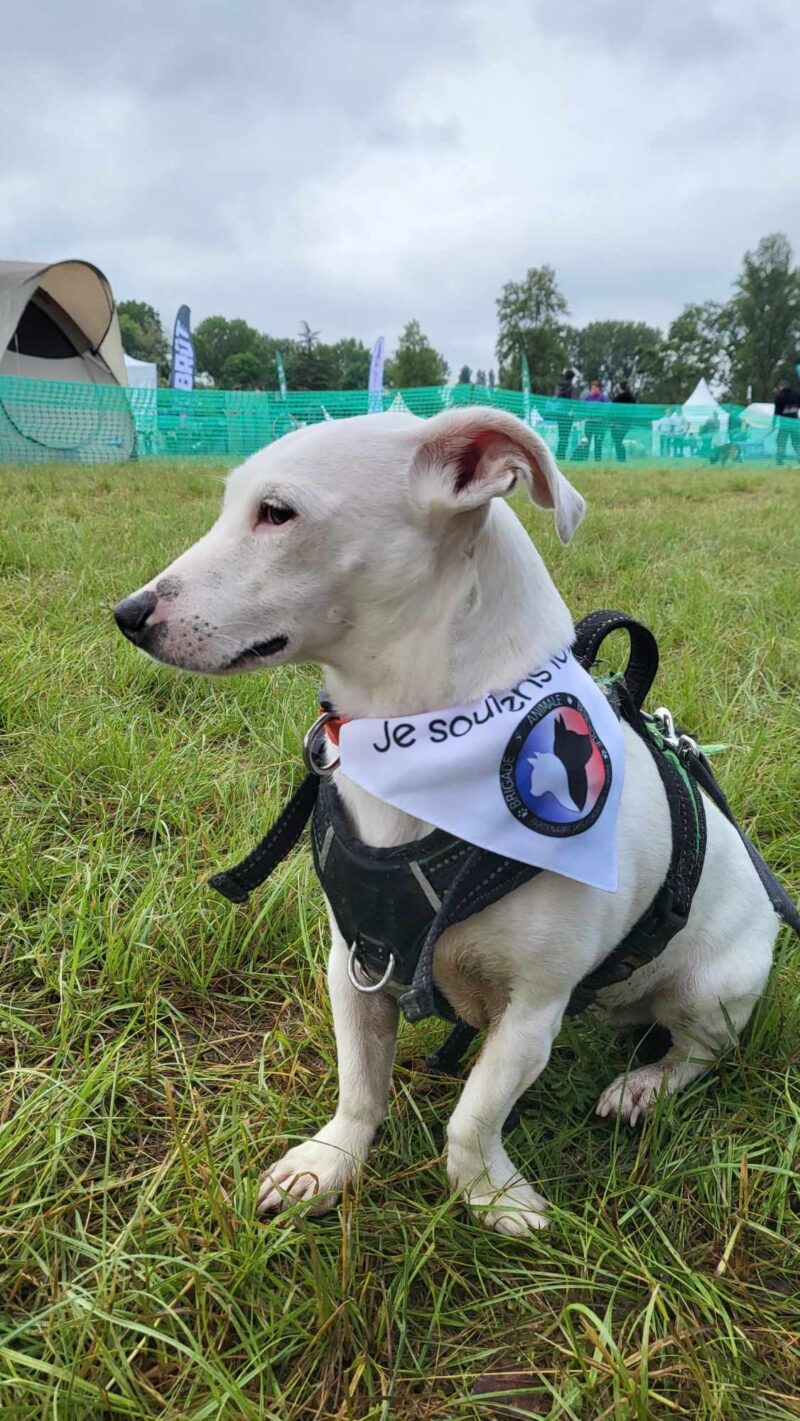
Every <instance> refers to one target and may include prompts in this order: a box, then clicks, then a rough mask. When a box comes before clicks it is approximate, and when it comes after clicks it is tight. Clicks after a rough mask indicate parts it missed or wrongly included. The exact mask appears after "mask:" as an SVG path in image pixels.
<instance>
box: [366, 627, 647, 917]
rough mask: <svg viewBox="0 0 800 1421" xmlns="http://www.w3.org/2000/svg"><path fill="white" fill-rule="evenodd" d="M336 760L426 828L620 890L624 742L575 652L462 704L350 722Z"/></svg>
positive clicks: (563, 653) (576, 877)
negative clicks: (619, 826)
mask: <svg viewBox="0 0 800 1421" xmlns="http://www.w3.org/2000/svg"><path fill="white" fill-rule="evenodd" d="M340 755H341V771H342V774H344V775H345V776H347V777H348V778H349V779H352V780H354V781H355V782H356V783H357V784H359V785H361V786H362V787H363V788H364V789H366V790H368V791H369V792H370V793H371V794H373V795H375V796H376V797H377V798H378V799H382V800H384V801H385V802H386V803H387V804H392V805H394V806H395V807H397V808H398V809H402V810H405V812H406V813H408V814H412V815H413V816H414V817H415V818H417V819H421V820H423V821H424V822H425V823H428V824H433V825H435V826H436V827H437V828H440V829H444V830H446V831H448V832H450V833H453V834H457V835H458V836H459V837H461V838H464V839H466V840H468V841H469V842H471V843H475V844H478V845H480V846H481V847H482V848H486V849H490V850H491V851H493V852H494V853H498V854H503V855H504V856H505V857H508V858H512V859H517V860H519V861H520V862H522V863H528V864H532V865H535V866H537V867H540V868H546V869H550V870H552V871H553V872H555V873H561V874H564V875H565V876H566V877H568V878H574V879H577V880H578V881H579V882H583V883H588V884H591V885H592V886H594V887H598V888H605V889H609V890H613V889H615V888H616V881H617V875H616V844H615V839H616V817H617V809H618V806H619V797H620V793H621V790H622V779H623V773H624V744H623V738H622V732H621V729H620V726H619V723H618V721H617V719H616V716H615V715H614V713H613V711H612V710H611V708H610V706H609V704H608V701H607V699H606V697H605V695H604V694H603V692H602V691H601V690H600V688H599V687H598V686H597V685H596V684H595V682H594V681H593V680H592V678H591V677H590V676H589V675H588V674H587V672H585V671H584V670H583V668H582V667H581V666H579V665H578V663H577V662H576V661H575V659H574V657H573V656H572V654H571V653H570V652H569V651H563V652H559V653H558V654H557V655H556V656H554V657H553V658H552V659H551V660H550V661H549V662H547V664H546V665H545V666H543V667H540V668H538V669H537V670H535V671H532V672H530V673H529V674H528V675H527V676H525V677H524V678H523V679H522V680H521V681H519V682H518V683H517V684H516V685H515V686H513V687H511V688H510V689H509V690H506V691H497V692H490V693H489V694H487V695H486V696H484V697H482V698H481V699H480V700H477V701H473V702H470V703H468V704H465V705H460V706H453V707H450V708H448V709H444V710H438V711H434V712H431V713H430V714H427V715H411V716H406V717H402V718H400V717H398V718H395V719H391V720H356V721H351V722H348V723H346V724H345V725H343V727H342V730H341V736H340Z"/></svg>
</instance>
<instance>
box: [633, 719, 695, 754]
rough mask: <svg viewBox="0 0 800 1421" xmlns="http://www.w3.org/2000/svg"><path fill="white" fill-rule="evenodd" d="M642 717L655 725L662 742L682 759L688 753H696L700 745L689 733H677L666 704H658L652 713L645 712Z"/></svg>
mask: <svg viewBox="0 0 800 1421" xmlns="http://www.w3.org/2000/svg"><path fill="white" fill-rule="evenodd" d="M644 719H645V720H649V721H650V722H651V723H652V724H654V725H655V727H656V729H657V730H658V733H659V735H660V736H661V738H662V740H663V741H664V744H665V745H668V746H669V748H670V750H674V751H675V753H676V754H677V755H679V756H680V758H681V759H682V760H685V759H687V758H688V756H689V755H696V754H697V753H698V751H699V748H700V747H699V746H698V744H697V741H696V740H693V739H692V737H691V735H684V734H681V735H679V734H678V731H677V729H676V726H675V719H674V716H673V714H672V711H671V710H668V709H667V707H666V706H659V707H658V709H657V710H654V711H653V713H652V715H647V714H645V715H644Z"/></svg>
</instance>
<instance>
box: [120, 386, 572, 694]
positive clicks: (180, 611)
mask: <svg viewBox="0 0 800 1421" xmlns="http://www.w3.org/2000/svg"><path fill="white" fill-rule="evenodd" d="M517 483H523V484H524V485H525V486H526V487H527V489H528V490H529V492H530V495H531V498H532V499H533V501H534V503H537V504H539V505H540V506H541V507H542V508H548V509H552V511H553V513H554V516H555V523H556V528H557V530H558V533H559V536H560V537H561V539H562V541H564V542H567V541H568V540H569V539H570V538H571V536H572V533H573V531H574V529H575V528H576V526H577V524H578V522H579V521H580V518H581V516H582V514H583V509H584V503H583V499H582V498H581V496H580V494H578V493H576V491H575V490H574V489H573V488H572V487H571V485H570V484H569V483H567V481H566V479H565V478H564V477H563V475H562V474H561V473H559V471H558V469H557V468H556V466H555V464H554V462H553V459H552V457H551V455H550V452H549V450H548V448H547V445H546V444H545V443H544V441H543V440H542V439H540V438H539V437H538V436H537V435H536V434H534V433H532V431H531V430H530V429H529V428H528V427H527V426H526V425H524V424H522V423H521V421H520V420H518V419H515V418H514V416H513V415H508V414H505V413H504V412H503V411H500V410H495V409H485V408H484V409H481V408H479V407H478V408H476V407H471V408H466V409H459V410H452V411H448V412H446V413H444V414H441V415H438V416H437V417H436V418H434V419H431V420H420V419H415V418H414V417H413V416H410V415H393V414H385V415H369V416H362V417H360V418H356V419H346V420H339V421H333V422H329V423H325V424H319V425H314V426H312V427H309V428H306V429H301V430H297V431H296V432H295V433H293V434H289V435H286V436H285V437H284V438H283V439H280V440H278V441H277V442H276V443H274V444H271V445H269V446H268V448H266V449H264V450H262V451H261V452H260V453H258V454H254V455H253V457H252V458H250V459H248V460H247V461H246V463H244V464H243V465H241V467H240V468H238V469H236V470H235V471H234V472H233V473H232V474H231V475H230V477H229V479H228V482H227V485H226V490H225V497H224V501H223V506H222V511H221V513H220V516H219V518H218V519H217V521H216V523H215V524H214V526H213V527H212V528H211V529H210V530H209V532H208V533H206V534H205V536H204V537H203V538H201V539H200V541H199V542H198V543H195V544H194V546H193V547H191V548H189V549H188V551H187V552H185V553H183V554H182V555H181V556H180V557H179V558H178V559H177V560H176V561H175V562H173V563H172V564H171V565H170V566H169V567H168V568H166V570H165V571H164V572H162V573H161V574H160V575H159V576H158V577H155V578H153V580H152V581H151V582H149V583H147V584H146V585H145V586H144V587H142V588H141V589H140V590H139V591H138V592H136V593H134V594H133V596H132V597H127V598H125V600H124V601H123V602H120V603H119V605H118V607H117V608H116V610H115V617H116V620H117V623H118V625H119V628H120V630H121V631H122V632H123V633H124V635H125V636H126V637H128V638H129V640H130V641H132V642H133V643H134V644H135V645H136V646H138V647H140V648H141V649H142V650H143V651H146V652H148V653H149V654H150V655H151V656H154V657H156V658H157V659H158V660H160V661H165V662H168V663H169V664H171V665H174V666H178V667H181V668H182V669H184V670H187V671H201V672H206V673H212V674H222V673H233V672H238V671H252V670H257V669H258V668H260V667H264V666H268V665H278V664H280V663H281V662H285V661H298V662H300V661H314V662H323V663H327V664H335V661H336V657H337V650H340V649H341V648H342V646H343V645H344V644H345V643H346V642H347V640H348V638H354V637H360V638H361V641H362V644H363V643H364V640H365V636H366V633H367V632H368V631H369V628H370V627H372V628H373V629H379V630H381V633H382V635H384V637H386V636H387V635H391V627H392V625H398V626H399V625H401V624H403V623H404V624H405V626H406V627H407V626H408V625H413V618H414V616H415V609H419V608H422V607H423V606H425V605H428V606H429V605H430V599H431V598H434V597H436V596H437V594H439V593H441V592H442V588H443V587H444V585H445V584H444V580H446V578H447V577H448V569H449V570H451V571H452V568H453V566H454V564H458V562H459V561H461V562H463V552H464V548H465V547H466V546H467V545H469V544H470V542H474V539H475V536H476V531H477V529H478V528H479V527H480V525H481V523H482V520H483V519H484V518H485V517H486V516H487V514H488V510H489V506H490V503H491V500H492V499H494V498H496V497H497V496H501V497H502V496H505V495H507V494H509V493H511V491H512V490H513V489H514V487H515V486H516V485H517ZM368 639H369V638H368V636H366V640H368Z"/></svg>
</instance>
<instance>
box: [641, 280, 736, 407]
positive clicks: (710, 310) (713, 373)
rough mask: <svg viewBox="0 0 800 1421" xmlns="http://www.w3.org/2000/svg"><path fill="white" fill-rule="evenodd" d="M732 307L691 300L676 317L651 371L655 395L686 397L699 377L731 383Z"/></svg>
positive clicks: (666, 398) (667, 398) (667, 400)
mask: <svg viewBox="0 0 800 1421" xmlns="http://www.w3.org/2000/svg"><path fill="white" fill-rule="evenodd" d="M729 343H730V309H729V307H727V306H724V305H722V304H721V303H720V302H719V301H701V302H690V304H689V305H688V306H684V308H683V310H682V311H681V313H680V315H679V316H676V317H675V320H674V321H673V322H672V324H671V326H670V328H669V330H668V331H667V334H666V336H665V338H664V341H663V343H662V346H661V349H660V352H659V354H658V358H657V359H656V360H654V362H653V364H652V367H651V370H650V374H649V388H651V389H652V391H653V395H652V398H653V399H657V400H660V401H664V402H665V403H666V404H672V403H674V402H676V401H678V400H685V399H686V397H687V395H690V394H691V393H692V390H693V389H694V387H695V385H696V384H697V382H698V380H702V379H706V380H709V381H711V383H712V384H717V385H723V386H724V385H727V383H728V377H729V372H730V359H729V354H728V348H729Z"/></svg>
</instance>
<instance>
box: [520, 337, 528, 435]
mask: <svg viewBox="0 0 800 1421" xmlns="http://www.w3.org/2000/svg"><path fill="white" fill-rule="evenodd" d="M520 366H521V369H522V410H523V414H524V418H525V423H526V424H530V422H531V367H530V365H529V364H528V357H527V355H526V354H525V351H524V350H523V352H522V356H521V359H520Z"/></svg>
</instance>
